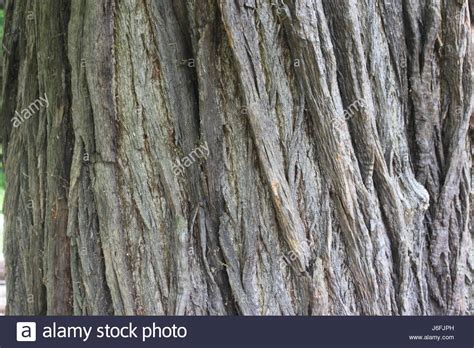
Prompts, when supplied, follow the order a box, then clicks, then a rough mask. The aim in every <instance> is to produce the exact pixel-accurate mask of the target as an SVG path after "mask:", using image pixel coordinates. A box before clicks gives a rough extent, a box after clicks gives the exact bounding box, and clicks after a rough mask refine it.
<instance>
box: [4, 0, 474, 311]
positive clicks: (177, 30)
mask: <svg viewBox="0 0 474 348" xmlns="http://www.w3.org/2000/svg"><path fill="white" fill-rule="evenodd" d="M470 33H471V32H470V16H469V4H468V1H467V0H465V1H463V0H456V1H453V0H444V1H442V0H405V1H402V0H390V1H389V0H360V1H355V0H349V1H348V0H334V1H329V0H327V1H326V0H298V1H293V0H283V1H270V0H237V1H233V0H219V1H217V0H187V1H184V0H182V1H171V0H145V1H134V0H120V1H115V0H100V1H96V0H74V1H67V0H61V1H57V0H44V1H33V0H25V1H7V3H6V27H5V39H4V44H5V47H6V48H7V50H5V51H4V81H3V109H2V113H1V130H2V134H1V136H0V137H1V138H2V139H3V142H4V148H5V150H6V151H5V153H6V156H5V168H6V176H7V184H8V185H7V192H6V202H5V215H6V226H5V229H6V238H5V254H6V262H7V265H6V268H7V269H6V271H7V272H6V273H7V286H8V303H7V313H8V314H116V315H119V314H128V315H133V314H139V315H142V314H180V315H181V314H185V315H207V314H216V315H225V314H244V315H251V314H254V315H322V314H335V315H357V314H364V315H367V314H371V315H405V314H421V315H434V314H468V313H469V312H470V310H472V298H473V297H472V293H473V287H472V276H473V269H474V260H473V249H472V237H473V234H472V231H471V230H470V229H469V211H470V203H469V197H470V173H469V171H470V160H471V157H470V156H471V155H470V151H469V148H470V140H469V138H468V128H469V117H470V114H471V110H472V76H471V71H472V68H471V55H470V47H471V43H470ZM45 94H46V95H47V97H48V100H49V106H47V107H42V108H40V109H39V110H38V111H37V112H36V113H35V114H34V115H33V116H31V117H30V118H29V119H27V120H25V121H24V122H22V123H21V124H20V125H19V126H18V127H14V120H13V117H14V116H15V111H19V112H21V111H22V110H24V109H25V108H28V107H29V105H31V103H32V102H33V101H35V100H37V99H38V98H39V97H41V96H43V95H45ZM197 148H200V149H203V148H206V149H208V151H206V152H207V153H206V156H203V155H202V151H201V150H199V151H201V152H198V150H197ZM177 160H180V162H182V163H183V165H182V166H181V168H180V170H176V161H177ZM180 172H181V173H180ZM25 299H26V300H25ZM471 313H472V312H471Z"/></svg>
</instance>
